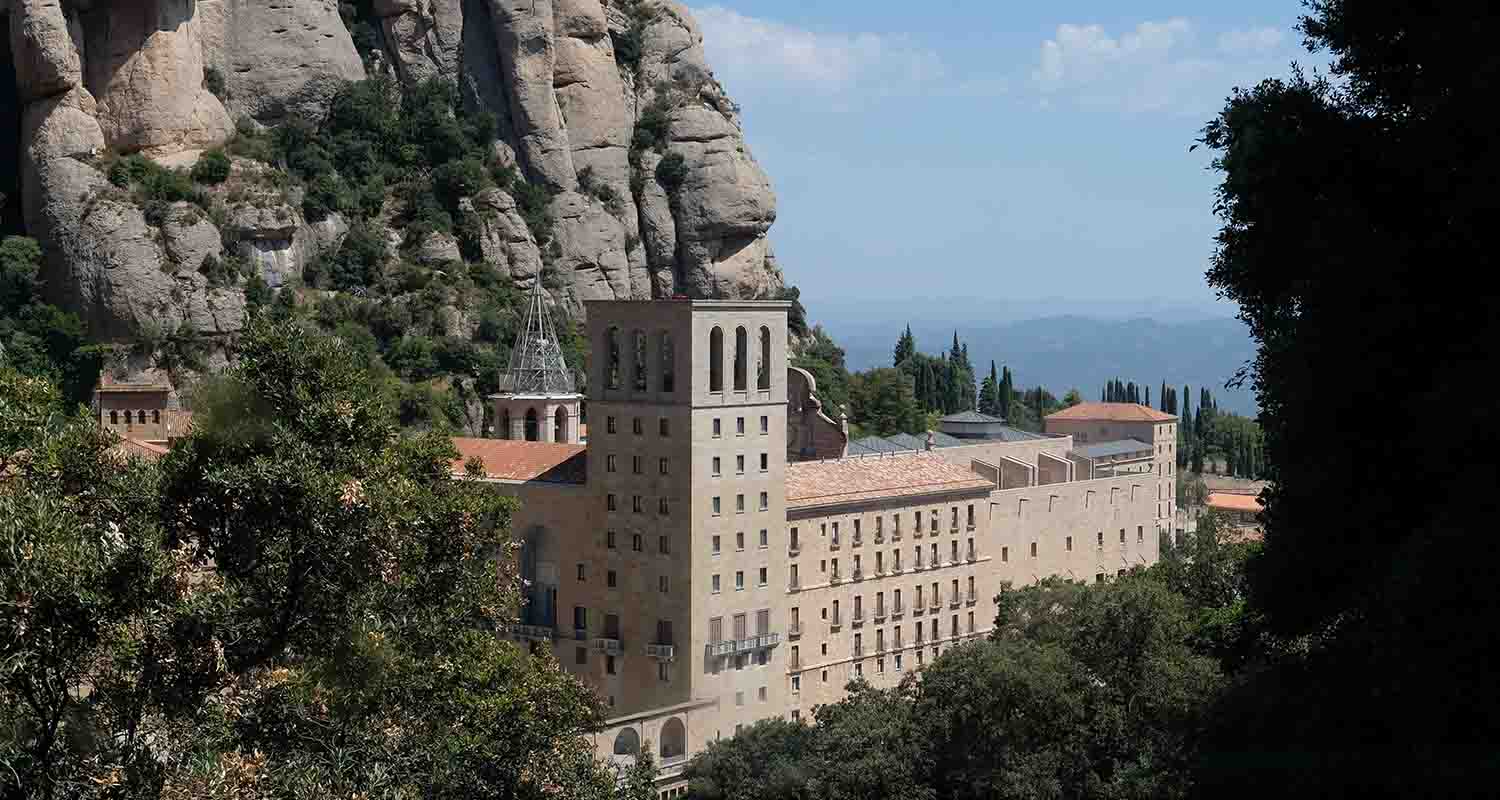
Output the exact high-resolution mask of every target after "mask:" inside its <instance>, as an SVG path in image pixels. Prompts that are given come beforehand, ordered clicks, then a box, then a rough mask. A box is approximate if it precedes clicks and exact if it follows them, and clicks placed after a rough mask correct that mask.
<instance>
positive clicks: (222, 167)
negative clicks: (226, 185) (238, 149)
mask: <svg viewBox="0 0 1500 800" xmlns="http://www.w3.org/2000/svg"><path fill="white" fill-rule="evenodd" d="M230 166H231V165H230V163H229V156H226V155H224V151H223V150H209V151H207V152H205V153H204V154H203V155H201V156H199V157H198V163H196V164H194V165H193V170H192V173H191V176H192V179H193V181H194V182H196V183H207V184H218V183H223V182H224V181H226V180H228V179H229V170H230Z"/></svg>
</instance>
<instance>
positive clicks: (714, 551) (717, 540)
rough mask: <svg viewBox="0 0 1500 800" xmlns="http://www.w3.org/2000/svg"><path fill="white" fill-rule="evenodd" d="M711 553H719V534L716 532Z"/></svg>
mask: <svg viewBox="0 0 1500 800" xmlns="http://www.w3.org/2000/svg"><path fill="white" fill-rule="evenodd" d="M713 554H714V555H718V554H719V535H718V534H717V533H716V534H714V550H713Z"/></svg>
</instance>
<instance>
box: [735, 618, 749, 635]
mask: <svg viewBox="0 0 1500 800" xmlns="http://www.w3.org/2000/svg"><path fill="white" fill-rule="evenodd" d="M747 619H748V617H746V616H745V615H744V614H735V615H734V640H735V641H737V642H738V641H741V640H744V639H748V638H750V635H749V633H747V632H746V631H747V630H748V629H747V628H746V627H745V623H746V621H747Z"/></svg>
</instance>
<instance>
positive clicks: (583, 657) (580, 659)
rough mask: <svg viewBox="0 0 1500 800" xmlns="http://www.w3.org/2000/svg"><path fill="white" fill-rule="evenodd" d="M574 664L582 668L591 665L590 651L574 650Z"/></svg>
mask: <svg viewBox="0 0 1500 800" xmlns="http://www.w3.org/2000/svg"><path fill="white" fill-rule="evenodd" d="M573 663H574V664H578V665H580V666H582V665H584V664H587V663H589V651H588V650H587V649H585V648H582V647H575V648H573Z"/></svg>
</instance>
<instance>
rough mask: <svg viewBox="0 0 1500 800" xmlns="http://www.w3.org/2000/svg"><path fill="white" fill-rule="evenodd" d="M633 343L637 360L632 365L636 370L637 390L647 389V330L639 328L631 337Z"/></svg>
mask: <svg viewBox="0 0 1500 800" xmlns="http://www.w3.org/2000/svg"><path fill="white" fill-rule="evenodd" d="M630 338H631V344H632V345H634V347H635V362H634V363H633V364H632V365H631V369H633V370H634V375H633V376H632V377H634V378H635V390H636V391H637V392H644V391H646V332H645V331H642V330H637V331H636V332H635V333H634V334H633V335H632V336H631V337H630Z"/></svg>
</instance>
